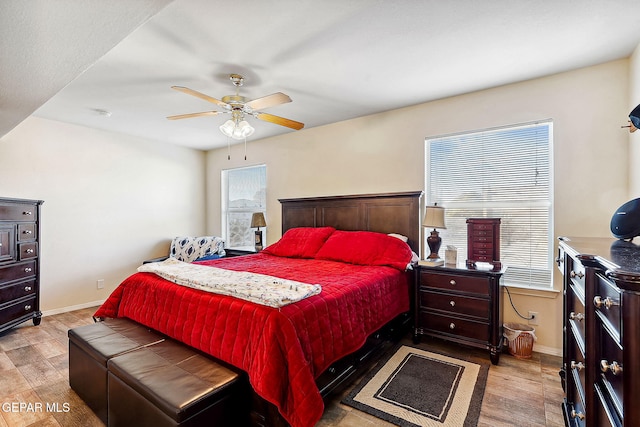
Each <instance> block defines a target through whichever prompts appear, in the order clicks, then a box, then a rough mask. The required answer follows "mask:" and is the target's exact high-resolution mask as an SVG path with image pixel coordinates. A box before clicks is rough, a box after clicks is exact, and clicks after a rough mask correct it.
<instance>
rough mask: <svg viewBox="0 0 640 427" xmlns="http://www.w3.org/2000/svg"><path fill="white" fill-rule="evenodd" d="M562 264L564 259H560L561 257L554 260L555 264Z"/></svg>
mask: <svg viewBox="0 0 640 427" xmlns="http://www.w3.org/2000/svg"><path fill="white" fill-rule="evenodd" d="M563 262H564V258H562V257H560V256H559V257H557V258H556V264H558V265H560V264H562V263H563Z"/></svg>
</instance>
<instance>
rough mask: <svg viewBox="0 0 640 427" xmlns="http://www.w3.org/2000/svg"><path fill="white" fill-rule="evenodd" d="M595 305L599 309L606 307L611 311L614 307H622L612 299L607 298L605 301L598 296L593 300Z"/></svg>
mask: <svg viewBox="0 0 640 427" xmlns="http://www.w3.org/2000/svg"><path fill="white" fill-rule="evenodd" d="M593 305H595V306H596V307H598V308H600V307H602V306H603V305H604V308H606V309H607V310H609V309H610V308H611V307H613V306H614V305H620V304H618V303H617V302H615V301H614V300H612V299H611V297H606V298H605V299H602V297H601V296H600V295H596V296H595V297H594V298H593Z"/></svg>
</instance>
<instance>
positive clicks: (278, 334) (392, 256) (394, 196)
mask: <svg viewBox="0 0 640 427" xmlns="http://www.w3.org/2000/svg"><path fill="white" fill-rule="evenodd" d="M421 195H422V193H421V192H405V193H387V194H374V195H356V196H338V197H317V198H302V199H281V200H280V202H281V205H282V232H283V236H282V238H281V239H280V240H279V241H278V242H276V243H274V244H273V245H271V246H269V247H267V248H266V249H265V250H264V251H262V252H260V253H258V254H254V255H247V256H242V257H233V258H227V259H225V258H221V259H218V260H212V261H204V262H201V263H200V262H199V263H197V264H198V265H197V268H200V267H202V268H205V267H209V268H211V267H214V268H221V269H224V270H227V271H232V272H243V271H248V272H252V273H258V274H264V275H268V276H273V277H278V278H281V279H284V280H295V281H296V282H301V283H303V284H319V285H320V286H321V289H322V290H321V292H320V293H317V294H313V295H311V296H308V297H306V298H303V299H301V300H299V301H297V302H293V303H285V304H284V305H282V306H280V307H271V306H268V305H263V304H257V303H254V302H252V301H251V300H246V299H245V298H244V296H241V297H235V296H230V295H220V294H215V293H210V292H203V291H202V290H200V289H194V288H193V287H189V286H181V285H176V284H175V283H173V282H172V281H170V280H166V279H163V278H161V277H159V276H158V275H157V274H154V273H150V272H138V273H135V274H133V275H132V276H130V277H129V278H127V279H126V280H125V281H123V283H122V284H120V285H119V286H118V288H116V290H115V291H114V292H113V293H112V294H111V296H110V297H109V298H108V299H107V300H106V301H105V303H104V304H103V305H102V306H101V307H100V308H99V309H98V311H97V312H96V313H95V317H96V318H105V317H127V318H129V319H131V320H134V321H136V322H139V323H142V324H144V325H146V326H148V327H150V328H153V329H155V330H158V331H159V332H161V333H164V334H166V335H168V336H170V337H172V338H174V339H177V340H179V341H181V342H183V343H185V344H187V345H189V346H192V347H194V348H197V349H199V350H201V351H204V352H206V353H208V354H210V355H212V356H214V357H215V358H218V359H220V360H223V361H224V362H227V363H230V364H232V365H234V366H236V367H238V368H240V369H242V370H244V371H245V372H247V373H248V376H249V380H250V383H251V386H252V389H253V391H254V394H255V395H254V396H253V398H252V401H251V402H248V405H247V406H248V407H250V408H251V411H252V414H251V417H252V419H260V420H261V421H260V422H259V423H260V424H265V425H286V424H289V425H291V426H294V427H298V426H312V425H314V424H315V423H316V422H317V421H318V420H319V419H320V417H321V416H322V412H323V408H324V406H323V397H326V396H327V395H328V394H330V393H331V392H332V391H334V390H335V389H337V388H339V387H340V386H341V385H342V384H346V383H348V381H349V379H350V378H353V376H354V374H356V373H357V372H359V371H361V370H362V369H363V368H362V366H364V365H366V362H368V361H370V360H372V359H375V356H376V355H377V353H378V352H379V349H380V348H381V347H382V346H383V343H384V341H385V338H386V337H387V335H385V334H386V333H389V331H391V332H394V331H396V332H397V331H398V330H402V325H405V324H408V323H409V322H408V317H409V314H408V313H409V312H410V305H411V287H412V285H413V280H414V274H413V272H412V271H411V270H406V265H407V264H408V263H410V261H411V252H412V251H413V252H415V253H420V252H419V251H420V248H419V242H420V237H419V236H420V227H419V224H420V222H419V221H420V197H421ZM389 233H394V234H397V235H400V236H404V237H405V239H406V243H405V242H403V241H401V240H400V239H397V238H395V237H389V236H387V234H389ZM407 253H408V254H409V255H408V256H409V258H408V259H407ZM230 274H231V273H230ZM384 331H386V332H384Z"/></svg>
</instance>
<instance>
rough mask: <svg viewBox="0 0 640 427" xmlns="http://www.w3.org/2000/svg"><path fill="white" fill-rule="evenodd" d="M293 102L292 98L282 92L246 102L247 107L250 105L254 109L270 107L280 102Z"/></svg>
mask: <svg viewBox="0 0 640 427" xmlns="http://www.w3.org/2000/svg"><path fill="white" fill-rule="evenodd" d="M287 102H291V98H289V96H288V95H285V94H284V93H282V92H278V93H273V94H271V95H267V96H263V97H262V98H256V99H254V100H252V101H249V102H247V103H245V104H244V105H245V107H250V108H251V109H252V110H254V111H255V110H262V109H263V108H269V107H273V106H276V105H280V104H286V103H287Z"/></svg>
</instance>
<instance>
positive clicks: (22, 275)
mask: <svg viewBox="0 0 640 427" xmlns="http://www.w3.org/2000/svg"><path fill="white" fill-rule="evenodd" d="M35 275H36V263H35V261H29V262H23V263H21V264H12V265H9V266H7V267H2V268H0V285H1V284H2V283H5V282H11V281H13V280H20V279H26V278H27V277H31V276H35Z"/></svg>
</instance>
